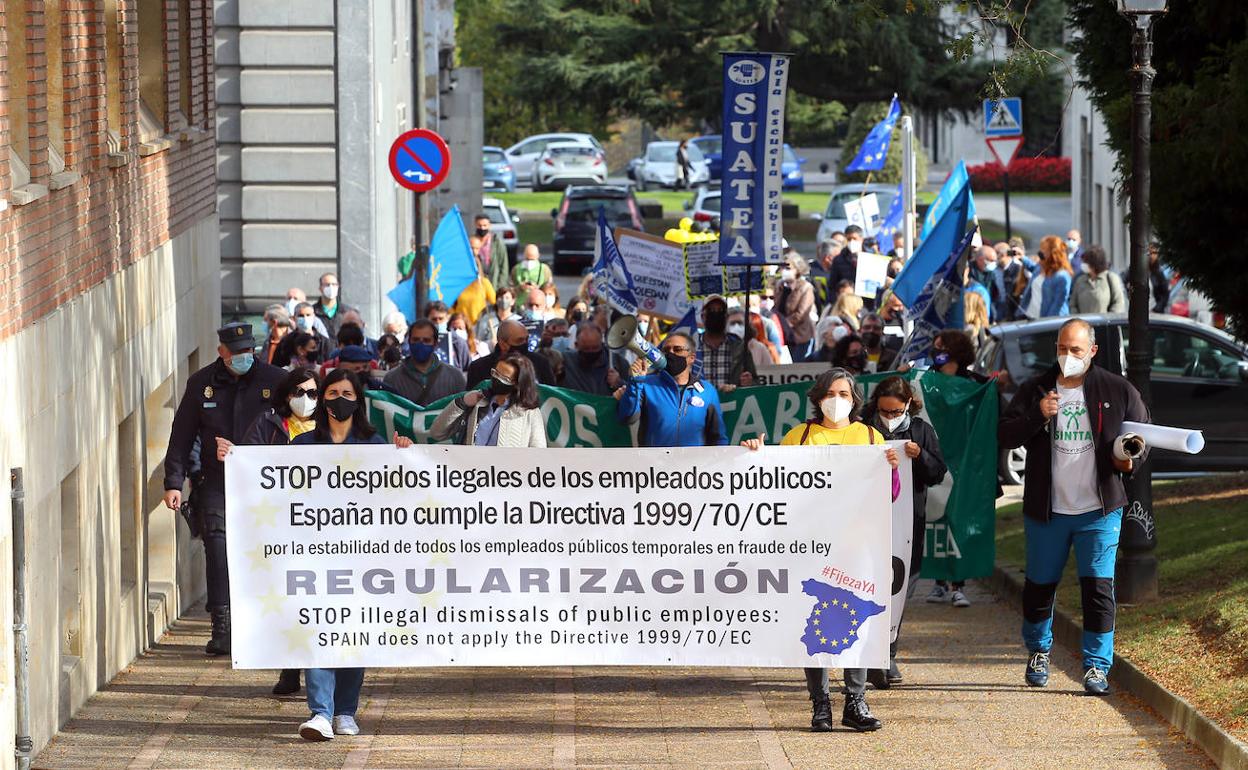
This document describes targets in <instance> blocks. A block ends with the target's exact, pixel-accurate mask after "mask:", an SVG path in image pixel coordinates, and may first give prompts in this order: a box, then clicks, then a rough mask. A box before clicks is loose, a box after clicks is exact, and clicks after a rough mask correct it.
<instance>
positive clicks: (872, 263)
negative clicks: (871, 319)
mask: <svg viewBox="0 0 1248 770" xmlns="http://www.w3.org/2000/svg"><path fill="white" fill-rule="evenodd" d="M888 262H889V258H888V257H887V256H886V255H884V254H873V253H871V252H868V251H864V252H862V253H860V254H859V255H858V270H857V272H856V273H855V274H854V294H856V295H858V296H859V297H862V298H864V299H875V297H876V295H878V294H879V291H880V289H882V288H884V281H885V280H886V279H887V278H888Z"/></svg>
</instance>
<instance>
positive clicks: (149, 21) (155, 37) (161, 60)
mask: <svg viewBox="0 0 1248 770" xmlns="http://www.w3.org/2000/svg"><path fill="white" fill-rule="evenodd" d="M138 11H139V139H140V141H144V142H146V141H150V140H152V139H156V138H158V137H160V136H163V135H164V133H165V120H166V118H167V117H168V106H169V105H168V99H167V97H166V94H165V2H164V0H139V2H138Z"/></svg>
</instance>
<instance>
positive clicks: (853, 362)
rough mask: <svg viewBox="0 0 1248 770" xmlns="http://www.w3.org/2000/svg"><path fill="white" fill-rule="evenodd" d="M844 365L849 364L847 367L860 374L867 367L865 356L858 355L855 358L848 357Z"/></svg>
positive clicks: (863, 354)
mask: <svg viewBox="0 0 1248 770" xmlns="http://www.w3.org/2000/svg"><path fill="white" fill-rule="evenodd" d="M845 363H847V364H849V367H850V368H851V369H857V370H858V371H860V372H861V371H862V370H863V369H865V368H866V367H867V354H866V353H859V354H858V355H856V356H850V357H849V359H848V360H846V362H845Z"/></svg>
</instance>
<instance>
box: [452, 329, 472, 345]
mask: <svg viewBox="0 0 1248 770" xmlns="http://www.w3.org/2000/svg"><path fill="white" fill-rule="evenodd" d="M451 333H452V334H454V335H455V336H456V337H459V338H460V339H461V340H463V341H464V342H467V341H468V330H467V329H454V330H453V331H452V332H451Z"/></svg>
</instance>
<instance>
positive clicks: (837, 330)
mask: <svg viewBox="0 0 1248 770" xmlns="http://www.w3.org/2000/svg"><path fill="white" fill-rule="evenodd" d="M846 334H849V329H847V328H845V324H837V325H836V326H833V327H832V341H833V342H834V343H835V342H840V341H841V340H842V339H844V338H845V335H846Z"/></svg>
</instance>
